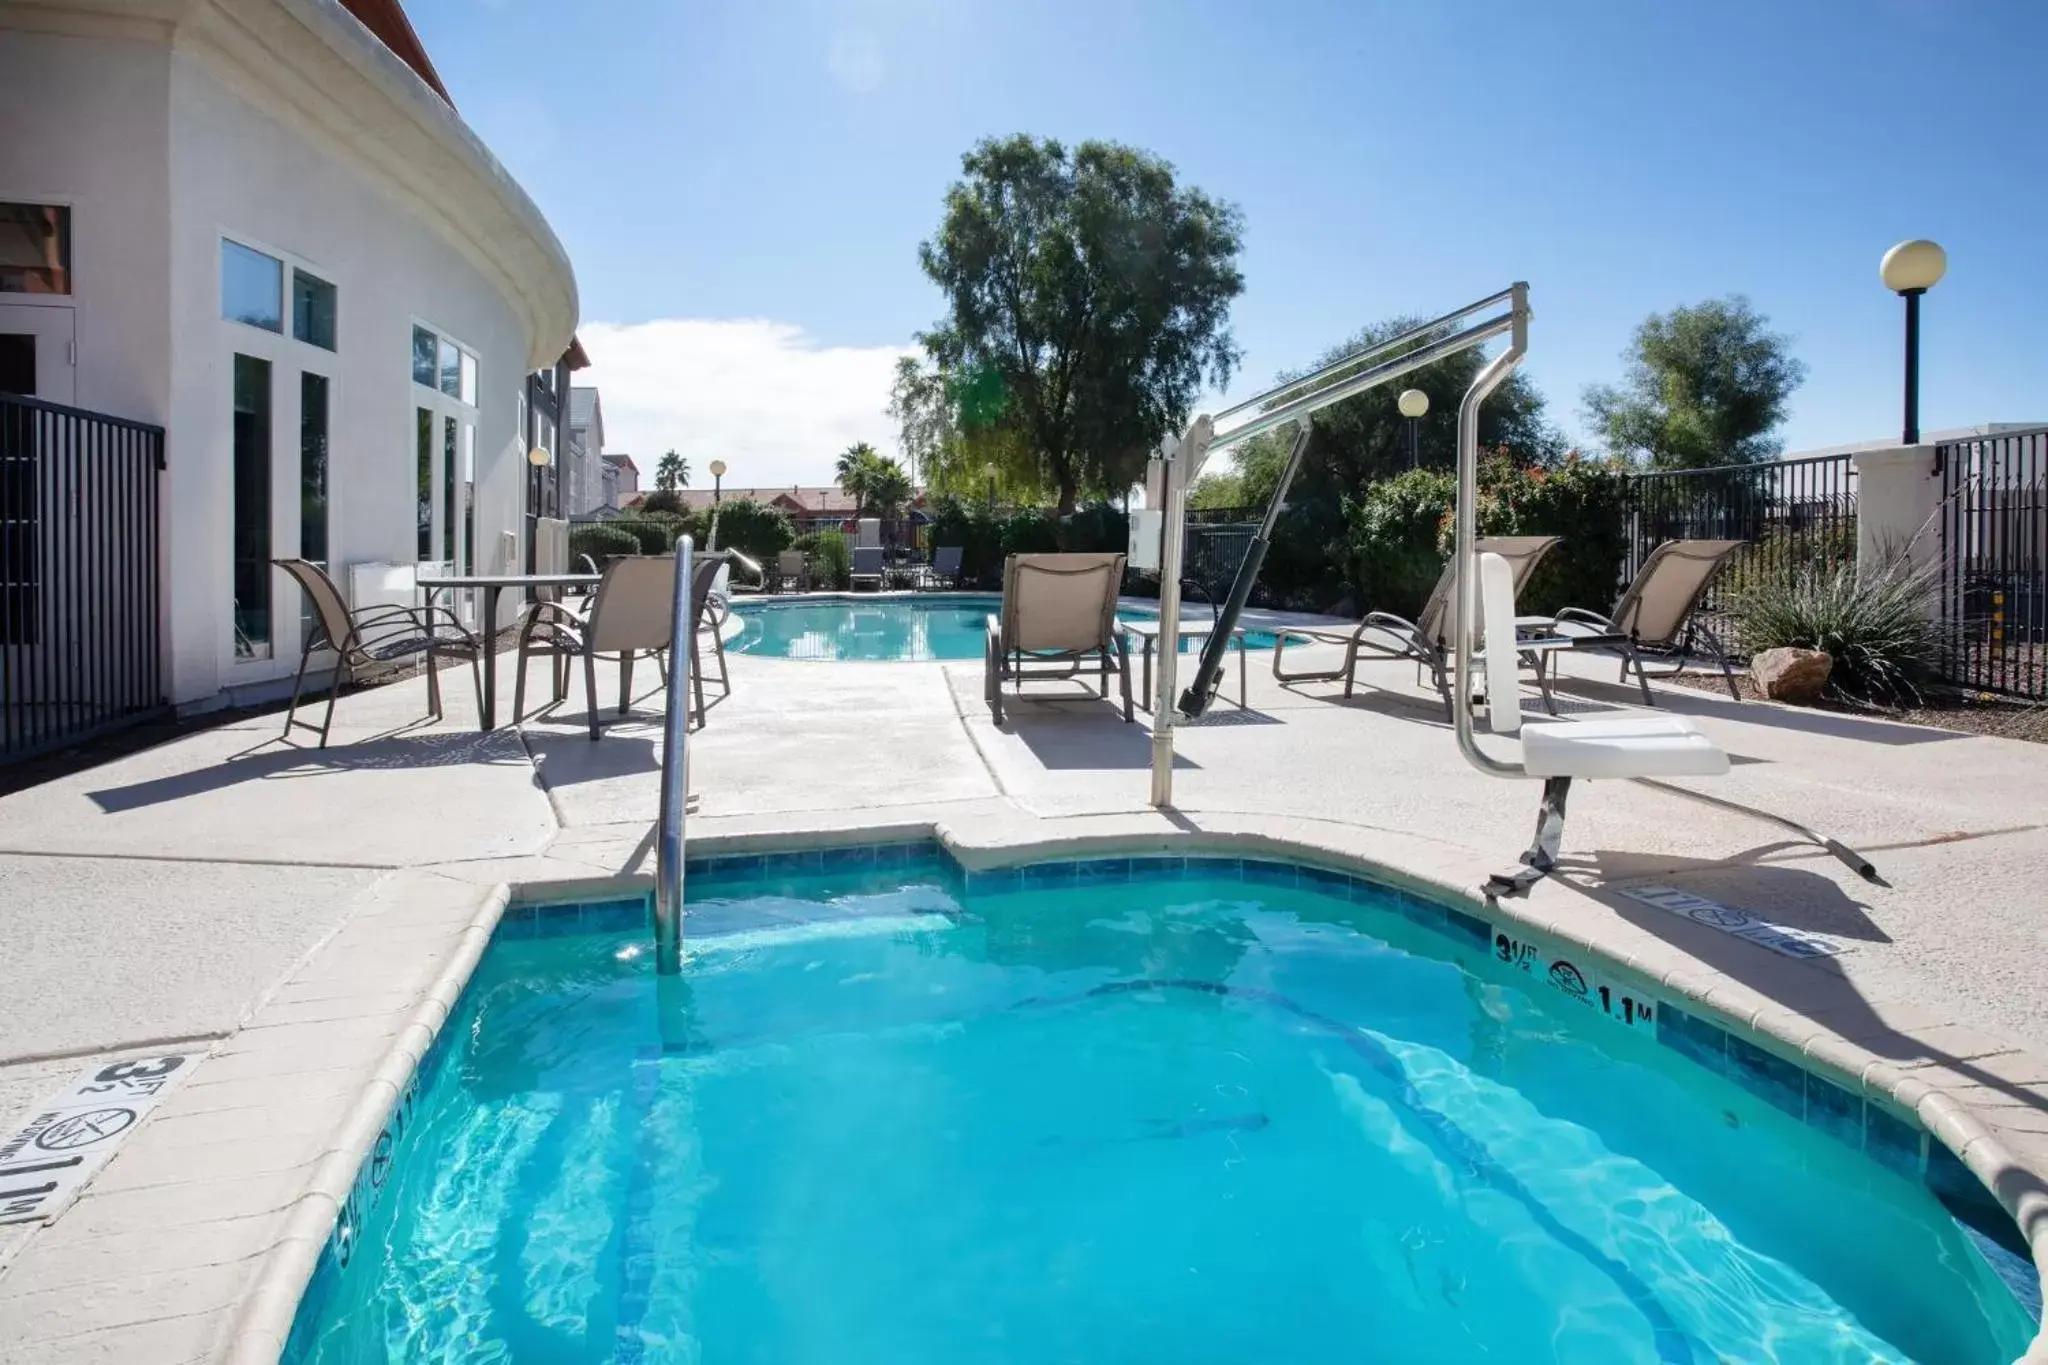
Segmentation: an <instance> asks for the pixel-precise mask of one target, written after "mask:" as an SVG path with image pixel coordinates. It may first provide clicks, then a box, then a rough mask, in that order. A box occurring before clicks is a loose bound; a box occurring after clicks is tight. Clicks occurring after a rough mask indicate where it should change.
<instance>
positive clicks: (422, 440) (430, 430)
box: [416, 408, 434, 563]
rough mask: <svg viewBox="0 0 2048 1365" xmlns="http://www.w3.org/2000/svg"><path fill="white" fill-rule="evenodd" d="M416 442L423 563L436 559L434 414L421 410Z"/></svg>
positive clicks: (420, 546)
mask: <svg viewBox="0 0 2048 1365" xmlns="http://www.w3.org/2000/svg"><path fill="white" fill-rule="evenodd" d="M416 415H417V416H418V418H419V432H418V436H417V440H416V444H417V447H418V453H419V483H418V493H419V515H420V536H419V557H420V560H421V562H422V563H424V562H425V561H427V560H429V559H432V558H433V557H434V413H433V409H431V408H421V409H420V410H419V411H418V413H417V414H416Z"/></svg>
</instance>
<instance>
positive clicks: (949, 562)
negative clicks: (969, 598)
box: [925, 545, 967, 588]
mask: <svg viewBox="0 0 2048 1365" xmlns="http://www.w3.org/2000/svg"><path fill="white" fill-rule="evenodd" d="M966 554H967V549H966V547H965V546H961V545H941V546H940V547H939V548H938V549H936V550H934V551H932V562H931V567H930V568H928V569H926V570H925V582H927V583H929V584H930V585H931V586H933V587H947V588H957V587H959V586H960V563H961V560H962V559H963V558H964V557H965V556H966Z"/></svg>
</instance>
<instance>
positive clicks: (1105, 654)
mask: <svg viewBox="0 0 2048 1365" xmlns="http://www.w3.org/2000/svg"><path fill="white" fill-rule="evenodd" d="M1113 647H1114V646H1112V648H1113ZM1096 671H1097V672H1099V673H1101V674H1102V699H1103V700H1104V701H1108V700H1109V650H1107V649H1105V650H1103V651H1102V662H1101V667H1100V668H1099V669H1097V670H1096Z"/></svg>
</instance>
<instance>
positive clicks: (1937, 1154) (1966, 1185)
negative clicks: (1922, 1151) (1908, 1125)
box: [1926, 1137, 2002, 1216]
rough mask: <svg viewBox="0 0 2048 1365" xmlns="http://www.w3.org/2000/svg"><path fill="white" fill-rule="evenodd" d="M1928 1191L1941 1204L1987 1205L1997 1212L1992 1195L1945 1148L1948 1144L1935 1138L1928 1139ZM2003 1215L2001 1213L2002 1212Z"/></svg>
mask: <svg viewBox="0 0 2048 1365" xmlns="http://www.w3.org/2000/svg"><path fill="white" fill-rule="evenodd" d="M1926 1180H1927V1188H1929V1189H1930V1190H1933V1191H1934V1192H1935V1193H1936V1194H1938V1195H1940V1196H1941V1198H1942V1202H1943V1203H1949V1202H1950V1201H1954V1202H1956V1203H1960V1204H1964V1205H1970V1204H1979V1205H1981V1204H1989V1205H1990V1206H1991V1207H1992V1208H1994V1209H1997V1208H1998V1207H1999V1206H1998V1203H1997V1201H1995V1200H1994V1199H1992V1197H1991V1192H1990V1191H1989V1190H1987V1189H1985V1188H1984V1186H1983V1183H1982V1182H1980V1181H1979V1180H1978V1179H1977V1177H1976V1176H1974V1175H1972V1174H1971V1173H1970V1168H1969V1167H1968V1166H1965V1165H1964V1164H1963V1159H1962V1158H1961V1157H1959V1156H1957V1155H1956V1154H1955V1153H1954V1152H1951V1151H1950V1150H1949V1149H1948V1144H1947V1143H1944V1142H1942V1141H1941V1140H1940V1139H1938V1138H1932V1137H1930V1138H1929V1139H1928V1140H1927V1174H1926ZM2001 1216H2002V1211H2001Z"/></svg>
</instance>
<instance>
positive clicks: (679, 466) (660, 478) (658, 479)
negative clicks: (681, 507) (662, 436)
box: [654, 450, 690, 493]
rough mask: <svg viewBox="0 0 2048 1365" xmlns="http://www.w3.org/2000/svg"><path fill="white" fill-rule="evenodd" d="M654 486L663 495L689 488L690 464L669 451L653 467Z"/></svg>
mask: <svg viewBox="0 0 2048 1365" xmlns="http://www.w3.org/2000/svg"><path fill="white" fill-rule="evenodd" d="M654 486H655V487H656V488H658V489H660V490H661V491H662V492H664V493H673V492H675V491H676V490H677V489H678V488H688V487H689V486H690V462H689V460H688V459H686V458H684V457H683V456H681V455H678V454H676V453H675V451H673V450H671V451H669V452H668V454H666V455H664V456H662V457H661V459H660V460H659V461H658V462H656V464H655V466H654Z"/></svg>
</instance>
